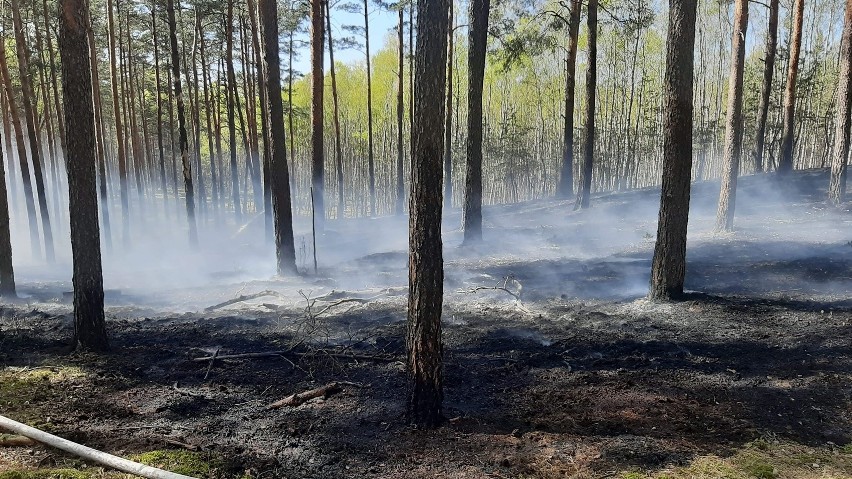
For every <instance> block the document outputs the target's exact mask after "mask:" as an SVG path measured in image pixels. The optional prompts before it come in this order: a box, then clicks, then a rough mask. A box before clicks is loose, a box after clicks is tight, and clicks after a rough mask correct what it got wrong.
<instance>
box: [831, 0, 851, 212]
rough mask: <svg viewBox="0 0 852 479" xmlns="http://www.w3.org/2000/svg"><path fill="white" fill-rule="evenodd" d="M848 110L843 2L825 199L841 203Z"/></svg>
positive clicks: (848, 9)
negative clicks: (841, 36)
mask: <svg viewBox="0 0 852 479" xmlns="http://www.w3.org/2000/svg"><path fill="white" fill-rule="evenodd" d="M850 111H852V1H849V0H847V2H846V14H845V20H844V25H843V38H842V39H841V40H840V73H839V75H838V82H837V105H836V107H835V113H834V115H835V117H834V148H832V150H831V180H830V182H829V187H828V200H829V202H830V203H832V204H835V205H837V204H840V203H841V202H843V200H844V197H845V196H846V169H847V167H846V162H847V158H849V130H850V123H852V119H850V117H849V115H850Z"/></svg>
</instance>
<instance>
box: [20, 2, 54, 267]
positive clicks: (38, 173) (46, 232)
mask: <svg viewBox="0 0 852 479" xmlns="http://www.w3.org/2000/svg"><path fill="white" fill-rule="evenodd" d="M10 4H11V6H12V22H13V29H14V30H15V47H16V48H15V49H16V51H17V53H18V68H19V71H20V73H21V76H20V78H19V80H20V82H21V99H22V101H23V105H24V116H25V117H26V120H27V136H28V138H29V144H30V155H31V159H32V163H33V176H34V177H35V182H36V194H37V196H38V203H39V205H38V206H39V213H40V216H41V230H42V234H43V239H44V250H45V256H46V258H47V260H48V261H49V262H52V261H54V259H55V258H56V254H55V252H54V247H53V230H52V229H51V227H50V213H49V212H48V206H47V191H46V189H45V186H44V172H43V169H42V161H41V146H40V145H39V141H38V133H37V132H38V122H37V121H36V113H35V101H34V98H35V97H34V95H33V87H32V82H31V81H30V76H29V71H30V67H29V54H28V52H27V46H26V40H25V39H24V27H23V23H22V22H21V12H20V9H19V8H18V0H11V2H10Z"/></svg>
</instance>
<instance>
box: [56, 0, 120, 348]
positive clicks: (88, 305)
mask: <svg viewBox="0 0 852 479" xmlns="http://www.w3.org/2000/svg"><path fill="white" fill-rule="evenodd" d="M59 5H60V15H59V53H60V61H61V63H62V92H63V104H64V107H65V108H64V110H65V125H67V126H68V128H69V130H70V131H68V132H67V134H66V138H67V139H68V143H67V149H68V151H67V154H68V192H69V208H70V212H71V254H72V256H73V260H74V281H73V282H74V336H75V338H76V342H77V345H78V347H81V348H84V349H88V350H94V351H104V350H106V349H107V348H108V347H109V342H108V340H107V333H106V323H105V321H104V286H103V272H102V267H101V243H100V231H99V228H98V196H97V195H98V193H97V180H96V175H95V114H94V107H93V105H94V103H93V99H92V75H91V65H90V63H89V46H88V35H87V30H88V29H89V28H90V25H89V4H88V0H60V2H59ZM71 125H73V130H71V128H72V127H71Z"/></svg>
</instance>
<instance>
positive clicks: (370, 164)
mask: <svg viewBox="0 0 852 479" xmlns="http://www.w3.org/2000/svg"><path fill="white" fill-rule="evenodd" d="M364 47H365V51H366V53H367V168H368V172H369V175H370V176H369V179H370V215H372V216H375V215H376V214H378V212H377V211H376V166H375V156H374V149H373V79H372V76H373V75H372V73H373V72H372V65H371V62H370V9H369V0H364Z"/></svg>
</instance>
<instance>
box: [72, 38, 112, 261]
mask: <svg viewBox="0 0 852 479" xmlns="http://www.w3.org/2000/svg"><path fill="white" fill-rule="evenodd" d="M87 36H88V38H89V58H91V65H92V95H93V96H94V105H93V106H94V111H95V154H96V155H97V161H98V193H99V197H100V201H99V205H100V211H101V222H102V224H103V227H104V229H103V232H102V234H101V240H102V241H103V242H104V246H106V250H107V252H108V253H109V252H110V251H112V226H111V223H110V216H109V196H108V192H107V167H106V145H104V121H103V107H102V105H101V83H100V76H99V75H98V53H97V46H96V45H95V32H94V30H93V29H92V28H89V29H88V32H87ZM63 126H64V125H63ZM65 147H66V148H67V143H66V145H65ZM66 163H67V162H66ZM66 169H67V164H66Z"/></svg>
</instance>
